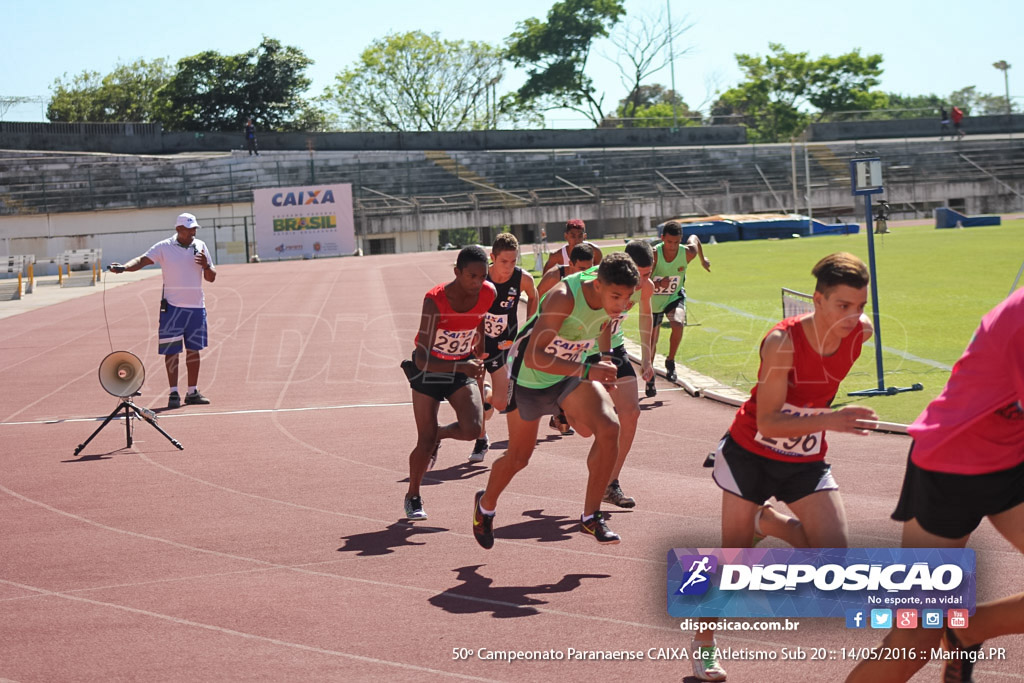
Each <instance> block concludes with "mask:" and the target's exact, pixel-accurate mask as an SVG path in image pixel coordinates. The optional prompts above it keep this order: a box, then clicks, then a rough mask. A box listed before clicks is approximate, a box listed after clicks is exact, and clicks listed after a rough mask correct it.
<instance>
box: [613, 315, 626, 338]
mask: <svg viewBox="0 0 1024 683" xmlns="http://www.w3.org/2000/svg"><path fill="white" fill-rule="evenodd" d="M625 319H626V314H625V313H622V314H620V315H617V316H615V317H614V318H612V336H613V337H614V336H615V335H617V334H618V333H619V330H621V329H622V321H623V320H625Z"/></svg>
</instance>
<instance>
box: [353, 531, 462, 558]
mask: <svg viewBox="0 0 1024 683" xmlns="http://www.w3.org/2000/svg"><path fill="white" fill-rule="evenodd" d="M442 531H448V529H443V528H441V527H431V526H413V525H412V524H410V523H408V522H394V523H393V524H389V525H388V527H387V528H386V529H383V530H381V531H371V532H369V533H365V534H353V535H352V536H342V538H343V539H344V540H345V545H343V546H341V547H340V548H338V552H339V553H356V555H358V556H361V557H370V556H374V555H389V554H391V553H393V552H395V550H394V549H395V548H400V547H402V546H406V545H426V543H416V542H414V541H413V540H412V537H413V536H417V535H422V534H439V533H441V532H442Z"/></svg>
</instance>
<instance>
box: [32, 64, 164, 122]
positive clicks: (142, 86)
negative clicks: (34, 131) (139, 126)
mask: <svg viewBox="0 0 1024 683" xmlns="http://www.w3.org/2000/svg"><path fill="white" fill-rule="evenodd" d="M170 76H171V68H170V66H169V65H168V63H167V60H166V59H164V58H159V59H154V60H153V61H151V62H147V61H146V60H144V59H139V60H136V61H135V62H133V63H131V64H120V63H119V64H118V65H117V66H116V67H115V68H114V70H113V71H112V72H110V73H109V74H107V75H106V76H103V77H101V76H100V74H99V72H98V71H83V72H82V73H80V74H78V75H76V76H73V77H71V78H68V75H67V74H64V76H63V77H61V78H58V79H57V80H55V81H54V83H53V85H52V86H50V90H51V91H52V93H53V94H52V96H51V97H50V104H49V106H48V107H47V110H46V117H47V118H48V119H49V120H50V121H66V122H67V121H75V122H77V121H99V122H104V121H137V122H142V123H151V122H153V121H155V120H156V118H155V116H156V109H157V105H156V93H157V91H158V90H159V89H160V88H161V87H163V86H164V85H165V84H166V83H167V81H168V80H169V79H170Z"/></svg>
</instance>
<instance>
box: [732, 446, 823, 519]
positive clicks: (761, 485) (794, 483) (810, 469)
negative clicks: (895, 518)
mask: <svg viewBox="0 0 1024 683" xmlns="http://www.w3.org/2000/svg"><path fill="white" fill-rule="evenodd" d="M712 477H713V478H714V480H715V483H716V484H718V487H719V488H720V489H722V490H724V491H728V492H729V493H732V494H734V495H737V496H739V497H740V498H742V499H744V500H749V501H750V502H751V503H756V504H757V505H761V504H762V503H764V502H765V501H766V500H768V499H769V498H771V497H772V496H775V497H776V498H778V499H779V500H781V501H782V502H783V503H792V502H793V501H797V500H800V499H801V498H803V497H805V496H809V495H810V494H812V493H816V492H818V491H832V490H836V489H838V488H839V484H837V483H836V480H835V479H834V478H833V477H832V467H831V466H830V465H829V464H828V463H827V462H824V461H823V460H818V461H815V462H782V461H780V460H772V459H771V458H766V457H764V456H762V455H757V454H756V453H751V452H750V451H748V450H746V449H745V448H743V447H741V446H740V445H739V444H737V443H736V442H735V441H733V440H732V437H731V436H729V434H728V433H726V435H725V436H723V437H722V440H721V441H720V442H719V444H718V450H717V451H715V469H714V470H713V474H712Z"/></svg>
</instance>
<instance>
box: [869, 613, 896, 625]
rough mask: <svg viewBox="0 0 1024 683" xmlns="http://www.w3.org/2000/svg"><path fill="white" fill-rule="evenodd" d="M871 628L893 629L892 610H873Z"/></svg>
mask: <svg viewBox="0 0 1024 683" xmlns="http://www.w3.org/2000/svg"><path fill="white" fill-rule="evenodd" d="M871 628H892V610H891V609H873V610H871Z"/></svg>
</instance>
